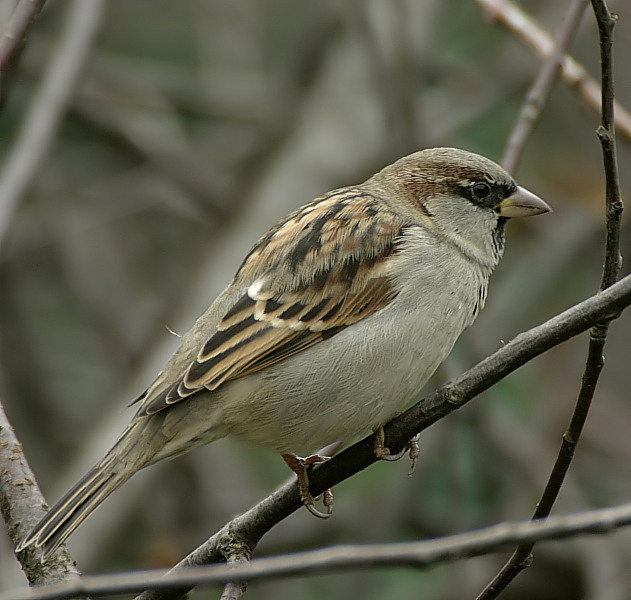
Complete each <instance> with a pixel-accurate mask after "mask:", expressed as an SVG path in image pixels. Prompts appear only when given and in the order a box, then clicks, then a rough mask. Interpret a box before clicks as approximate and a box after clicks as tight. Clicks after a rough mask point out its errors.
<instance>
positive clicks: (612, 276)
mask: <svg viewBox="0 0 631 600" xmlns="http://www.w3.org/2000/svg"><path fill="white" fill-rule="evenodd" d="M592 7H593V11H594V14H595V16H596V21H597V23H598V30H599V35H600V52H601V80H602V102H601V105H602V116H601V124H600V127H599V128H598V132H597V134H598V137H599V139H600V141H601V145H602V151H603V162H604V169H605V180H606V185H605V188H606V191H605V208H606V221H607V225H606V241H605V264H604V267H603V276H602V282H601V287H600V289H601V291H602V290H605V289H606V288H608V287H609V286H610V285H612V284H613V283H614V282H615V281H616V279H617V277H618V273H619V271H620V265H621V257H620V223H621V215H622V209H623V205H622V201H621V199H620V188H619V184H618V168H617V159H616V145H615V133H614V125H613V118H614V86H613V28H614V26H615V19H614V18H613V17H612V15H611V14H610V13H609V10H608V9H607V6H606V4H605V1H604V0H592ZM608 329H609V322H607V321H605V322H602V323H596V324H595V325H594V326H593V327H592V330H591V332H590V340H589V346H588V352H587V361H586V364H585V370H584V372H583V379H582V383H581V389H580V391H579V394H578V398H577V401H576V407H575V409H574V412H573V414H572V418H571V420H570V424H569V426H568V428H567V430H566V432H565V433H564V435H563V439H562V443H561V447H560V449H559V453H558V455H557V459H556V461H555V464H554V467H553V469H552V471H551V473H550V476H549V478H548V482H547V484H546V487H545V489H544V491H543V494H542V496H541V500H540V501H539V502H538V504H537V508H536V509H535V511H534V514H533V517H532V518H533V520H539V519H545V518H547V517H548V516H549V515H550V512H551V511H552V507H553V506H554V503H555V502H556V499H557V497H558V495H559V493H560V491H561V487H562V486H563V483H564V481H565V478H566V476H567V473H568V471H569V468H570V465H571V463H572V459H573V458H574V453H575V452H576V447H577V445H578V442H579V439H580V437H581V433H582V431H583V428H584V426H585V423H586V421H587V416H588V414H589V409H590V407H591V403H592V399H593V397H594V393H595V391H596V385H597V383H598V379H599V377H600V373H601V371H602V368H603V366H604V357H603V350H604V347H605V341H606V339H607V332H608ZM533 547H534V542H530V543H526V544H522V545H520V546H518V548H517V549H516V550H515V552H514V553H513V555H512V556H511V558H510V559H509V560H508V562H507V563H506V564H505V565H504V566H503V567H502V569H501V570H500V572H499V573H498V574H497V575H496V576H495V577H494V578H493V580H492V581H491V583H489V585H488V586H487V587H486V588H485V589H484V590H483V591H482V593H481V594H480V595H479V596H478V600H491V599H494V598H497V597H499V595H500V593H501V592H502V591H503V590H504V589H506V587H507V586H508V585H509V584H510V583H511V582H512V581H513V580H514V579H515V577H517V575H518V574H519V573H520V572H521V571H522V570H523V569H525V568H526V567H528V566H529V565H530V564H531V562H532V559H531V552H532V550H533Z"/></svg>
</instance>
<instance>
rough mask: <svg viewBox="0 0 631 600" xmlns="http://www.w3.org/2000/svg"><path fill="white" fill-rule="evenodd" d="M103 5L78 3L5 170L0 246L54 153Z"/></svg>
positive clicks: (94, 0) (95, 0)
mask: <svg viewBox="0 0 631 600" xmlns="http://www.w3.org/2000/svg"><path fill="white" fill-rule="evenodd" d="M102 8H103V0H75V1H74V2H73V3H72V5H71V6H70V7H69V14H68V20H67V24H66V28H65V31H64V33H63V37H62V40H61V43H60V44H59V47H58V48H57V50H56V51H55V53H54V54H53V56H52V58H51V60H50V63H49V65H48V68H47V69H46V74H45V76H44V80H43V82H42V84H41V86H40V88H39V90H38V91H37V93H36V95H35V97H34V98H33V101H32V103H31V105H30V106H29V108H28V110H27V111H26V113H25V115H24V119H23V124H22V128H21V130H20V133H19V134H18V138H17V140H16V141H15V143H14V144H13V146H12V148H11V151H10V152H9V154H8V156H7V158H6V161H5V163H4V165H3V166H2V169H1V170H0V246H1V245H2V242H3V240H4V237H5V235H6V232H7V230H8V228H9V225H10V223H11V219H12V217H13V213H14V212H15V209H16V208H17V205H18V203H19V201H20V199H21V198H22V197H23V195H24V193H25V192H26V190H27V188H28V186H29V185H30V183H31V181H32V180H33V177H34V176H35V174H36V173H37V170H38V169H39V166H40V165H41V163H42V160H43V159H44V157H45V156H46V154H47V152H48V148H49V147H50V144H51V142H52V139H53V136H54V134H55V131H56V129H57V125H58V124H59V121H60V120H61V117H62V115H63V113H64V110H65V108H66V106H67V105H68V102H69V100H70V97H71V95H72V93H73V91H74V86H75V83H76V81H77V78H78V76H79V73H80V71H81V69H82V67H83V65H84V64H85V61H86V58H87V57H88V55H89V52H88V49H89V48H90V46H91V44H92V41H93V39H94V36H95V34H96V32H97V30H98V26H99V23H100V20H101V19H100V17H101V12H102Z"/></svg>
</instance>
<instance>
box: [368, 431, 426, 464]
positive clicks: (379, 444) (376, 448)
mask: <svg viewBox="0 0 631 600" xmlns="http://www.w3.org/2000/svg"><path fill="white" fill-rule="evenodd" d="M374 433H375V435H374V440H373V452H374V453H375V457H376V458H378V459H379V460H390V461H394V460H399V459H400V458H402V457H403V456H404V455H405V454H407V453H409V456H410V461H411V463H412V464H411V465H410V470H409V471H408V475H410V476H412V473H414V469H416V463H417V461H418V457H419V453H420V450H419V447H418V435H416V436H414V437H413V438H412V439H411V440H410V441H409V442H408V443H407V444H406V445H405V447H404V448H403V450H401V452H399V453H397V454H391V453H390V448H388V447H387V446H386V434H385V432H384V430H383V427H381V426H380V427H377V428H376V429H375V432H374Z"/></svg>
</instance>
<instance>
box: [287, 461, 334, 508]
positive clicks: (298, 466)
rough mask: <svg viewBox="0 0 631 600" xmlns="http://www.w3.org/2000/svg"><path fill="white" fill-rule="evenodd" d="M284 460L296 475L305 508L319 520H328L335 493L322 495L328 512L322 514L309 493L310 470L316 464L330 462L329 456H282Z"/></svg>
mask: <svg viewBox="0 0 631 600" xmlns="http://www.w3.org/2000/svg"><path fill="white" fill-rule="evenodd" d="M281 456H282V457H283V460H284V461H285V462H286V463H287V466H288V467H289V468H290V469H291V470H292V471H293V472H294V473H295V474H296V477H297V478H298V489H299V491H300V500H302V503H303V504H304V505H305V508H306V509H307V510H308V511H309V512H310V513H311V514H312V515H313V516H314V517H318V518H319V519H328V518H329V517H330V516H331V514H332V513H333V492H332V491H331V490H330V489H327V490H325V491H324V493H323V494H322V503H323V504H324V508H325V509H326V512H322V511H320V510H318V509H317V508H316V507H315V501H316V499H315V498H314V497H313V495H312V494H311V492H310V491H309V468H310V467H312V466H313V465H314V464H316V463H320V462H324V461H325V460H329V457H328V456H321V455H320V454H312V455H311V456H307V457H304V458H303V457H301V456H296V455H295V454H281Z"/></svg>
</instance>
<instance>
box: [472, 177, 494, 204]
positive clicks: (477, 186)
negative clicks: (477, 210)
mask: <svg viewBox="0 0 631 600" xmlns="http://www.w3.org/2000/svg"><path fill="white" fill-rule="evenodd" d="M470 189H471V195H472V196H473V198H474V199H475V200H484V199H485V198H487V197H488V196H489V194H490V193H491V186H490V185H489V184H488V183H485V182H483V181H480V182H478V183H474V184H473V185H472V186H471V188H470Z"/></svg>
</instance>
